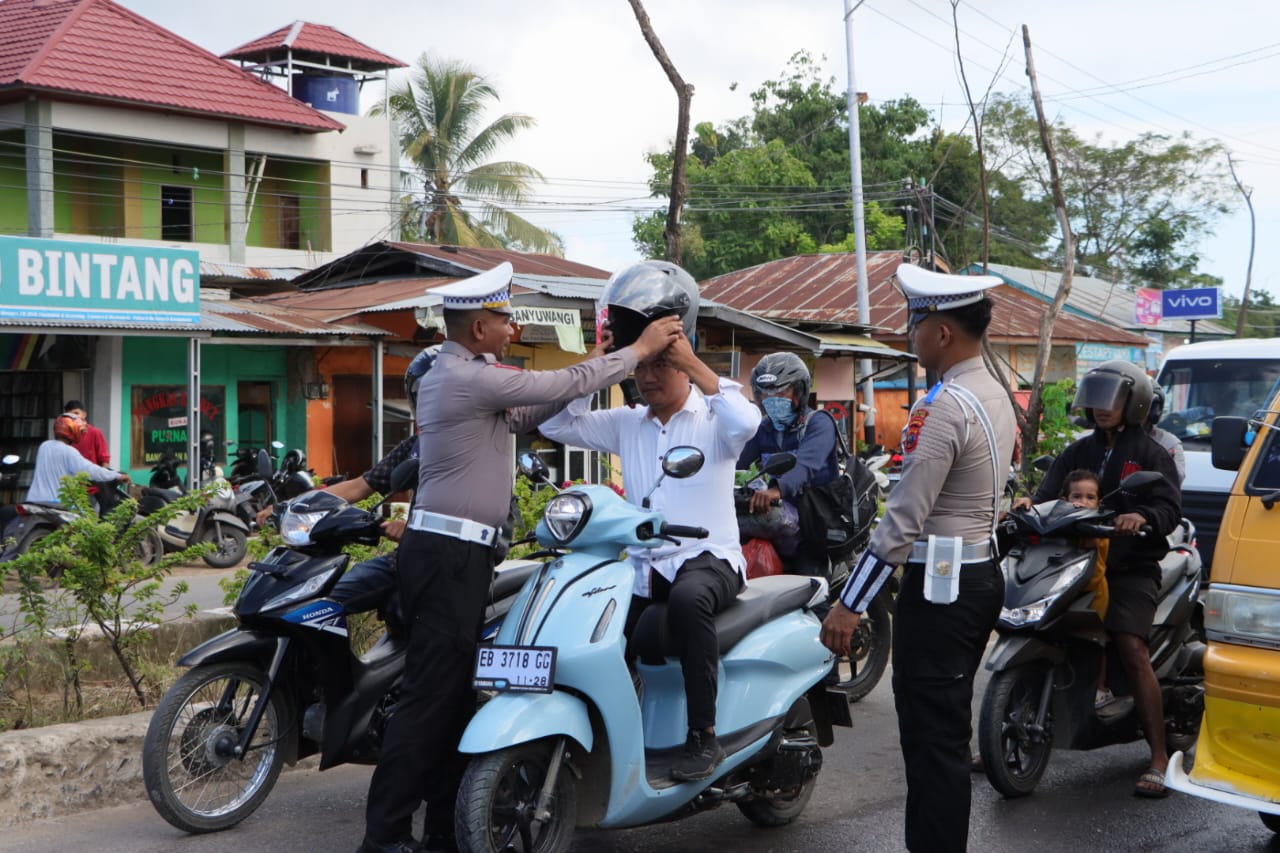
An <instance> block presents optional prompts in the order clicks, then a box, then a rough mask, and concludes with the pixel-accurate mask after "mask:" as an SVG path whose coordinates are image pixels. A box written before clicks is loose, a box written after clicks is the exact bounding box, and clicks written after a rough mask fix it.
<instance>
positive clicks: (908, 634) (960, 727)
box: [893, 562, 1004, 853]
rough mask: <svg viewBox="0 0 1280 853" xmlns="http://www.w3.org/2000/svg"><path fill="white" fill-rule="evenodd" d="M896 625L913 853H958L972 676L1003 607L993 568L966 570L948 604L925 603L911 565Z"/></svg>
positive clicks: (963, 826) (964, 812)
mask: <svg viewBox="0 0 1280 853" xmlns="http://www.w3.org/2000/svg"><path fill="white" fill-rule="evenodd" d="M902 581H903V582H902V590H901V592H899V594H898V602H897V607H896V609H895V611H894V625H893V698H894V704H895V706H896V707H897V710H898V736H899V739H900V741H901V743H902V757H903V759H904V761H905V763H906V770H907V809H906V839H907V849H908V850H910V851H913V853H949V852H950V851H963V850H965V848H966V845H967V843H968V837H969V799H970V787H969V740H970V738H971V737H972V735H973V724H972V714H971V711H970V708H971V703H972V701H973V677H974V674H975V673H976V672H977V671H978V664H979V663H980V662H981V661H982V654H983V652H984V651H985V649H986V645H987V640H988V638H989V637H990V636H991V630H992V629H993V628H994V627H995V624H996V620H997V619H998V618H999V616H1000V607H1001V605H1002V604H1003V603H1004V576H1003V575H1002V574H1001V573H1000V567H999V565H998V564H997V563H994V562H990V563H980V564H975V565H968V566H965V567H964V568H963V569H962V570H961V573H960V594H959V597H958V598H957V599H956V601H955V602H953V603H951V604H930V603H929V602H927V601H925V600H924V594H923V583H924V567H923V566H921V565H916V564H908V565H907V567H906V570H905V572H904V573H903V577H902Z"/></svg>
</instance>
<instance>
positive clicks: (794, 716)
mask: <svg viewBox="0 0 1280 853" xmlns="http://www.w3.org/2000/svg"><path fill="white" fill-rule="evenodd" d="M257 462H258V463H260V468H259V471H258V474H259V479H261V480H269V478H268V477H267V474H268V472H267V471H266V466H267V465H269V460H267V461H265V462H264V461H263V458H262V455H259V458H258V459H257ZM702 462H703V457H702V454H701V452H700V451H698V450H697V449H695V448H688V447H681V448H673V449H672V450H670V451H669V452H668V453H667V455H666V456H665V457H664V460H663V471H664V474H665V476H666V477H670V478H677V479H678V478H681V477H687V476H691V475H692V474H693V473H696V471H698V470H699V469H700V467H701V465H702ZM793 464H794V457H793V456H791V454H777V455H776V457H775V458H774V459H771V460H770V461H769V462H768V463H767V465H766V472H767V473H771V474H776V473H781V472H783V471H784V470H786V468H787V467H789V466H790V465H793ZM521 467H522V471H523V472H524V473H525V474H526V475H528V476H531V477H534V478H538V477H542V478H543V479H545V468H544V467H543V466H542V464H541V462H540V461H539V460H538V459H537V458H536V456H534V455H533V454H525V455H523V456H522V458H521ZM1150 476H1151V475H1149V474H1145V475H1144V474H1138V475H1134V476H1131V477H1130V478H1128V479H1127V480H1126V481H1125V483H1124V484H1123V488H1125V489H1127V490H1132V491H1135V492H1139V493H1140V491H1141V489H1142V488H1143V487H1144V480H1143V478H1144V477H1147V478H1149V477H1150ZM393 482H394V483H395V484H396V486H397V488H400V487H404V486H409V485H411V484H412V483H414V482H416V467H413V463H409V464H407V465H406V466H402V468H401V469H397V471H396V472H395V475H393ZM268 486H269V487H270V488H274V487H273V486H270V483H268ZM546 487H547V488H553V487H552V486H550V484H549V483H548V484H547V485H546ZM656 488H661V484H659V486H657V487H656ZM557 491H558V494H557V495H556V496H554V497H553V498H552V500H551V502H550V503H549V505H548V508H547V511H546V514H545V516H544V518H543V520H542V521H541V522H540V523H539V525H538V527H537V531H536V539H537V542H538V543H539V544H540V545H541V546H542V547H543V548H544V549H545V550H543V551H541V552H538V553H537V554H534V555H531V557H530V560H529V561H526V562H524V563H523V564H520V565H517V566H514V567H512V568H508V569H504V570H502V571H500V572H498V573H496V575H495V579H494V582H493V585H492V588H491V599H490V602H489V606H488V608H487V610H486V614H485V629H484V634H483V638H484V642H483V643H482V645H481V648H480V651H479V653H478V655H477V662H476V670H475V684H476V686H477V688H478V689H479V690H480V697H481V699H480V706H479V708H478V711H477V713H476V715H475V717H474V718H473V719H472V721H471V723H470V724H469V726H468V728H467V730H466V732H465V734H464V736H463V738H462V741H461V744H460V746H459V750H460V751H461V752H462V753H463V755H464V756H465V757H466V758H467V759H468V761H469V765H468V770H467V772H466V774H465V777H464V780H463V783H462V788H461V790H460V793H459V798H458V802H457V808H456V826H455V829H456V832H457V836H458V841H459V845H460V849H463V850H470V851H499V850H508V849H510V850H514V849H523V850H538V851H562V850H565V849H567V847H568V846H569V845H570V844H571V839H572V835H573V831H574V828H575V826H580V825H591V826H598V827H603V828H610V827H618V828H620V827H630V826H639V825H644V824H649V823H655V822H661V821H667V820H672V819H676V818H680V817H684V816H687V815H691V814H695V813H697V812H700V811H703V810H706V809H710V808H715V807H718V806H720V805H724V804H727V803H732V804H734V805H735V806H736V807H737V808H738V809H739V810H740V811H741V812H742V814H743V815H744V816H745V817H746V818H747V819H748V820H750V821H751V822H753V823H755V824H757V825H761V826H781V825H784V824H787V823H789V822H791V821H792V820H794V819H795V818H796V817H798V816H799V815H800V814H801V813H802V812H803V810H804V808H805V805H806V803H807V802H808V800H809V798H810V796H811V794H812V791H813V789H814V787H815V786H816V783H817V777H818V775H819V773H820V772H821V768H822V750H823V748H824V747H829V746H831V745H832V743H833V742H834V738H835V735H834V729H833V727H834V726H849V725H852V708H853V705H852V702H854V701H856V700H857V699H858V698H861V696H864V695H866V693H867V692H869V691H870V689H871V688H872V687H874V685H875V683H876V682H877V681H878V680H879V679H880V677H881V676H882V674H883V672H884V669H885V665H886V664H887V660H888V655H889V642H890V640H889V637H890V633H891V617H890V608H891V606H892V593H891V592H890V591H885V592H884V593H882V597H881V598H880V599H877V603H876V605H875V606H874V607H873V609H872V610H871V611H869V612H868V614H867V617H866V618H864V620H863V622H864V623H865V624H866V625H867V633H866V634H865V635H863V636H862V638H861V640H859V639H857V638H855V645H854V648H853V649H851V652H850V655H849V656H848V657H847V658H844V659H840V660H837V659H836V658H835V657H833V656H832V655H831V653H830V652H828V651H827V650H826V649H825V648H823V646H822V645H821V643H820V642H819V640H818V628H819V621H820V617H821V614H823V613H824V612H825V609H826V608H827V607H828V606H829V605H830V604H831V603H832V602H833V600H834V596H835V594H836V592H837V591H838V590H839V589H840V587H841V585H842V584H843V581H844V577H845V575H846V573H847V566H845V565H843V564H841V563H838V562H837V563H835V564H830V563H829V564H828V565H827V566H826V571H825V573H821V572H820V573H819V574H818V576H809V575H800V574H788V573H787V572H786V565H785V561H784V570H783V572H782V573H780V574H775V575H771V576H766V577H757V578H753V579H752V580H750V581H749V583H748V585H747V588H746V590H745V591H744V592H743V593H742V594H741V595H740V596H739V600H738V602H737V604H735V605H734V606H733V607H731V608H729V609H728V610H726V611H725V612H724V613H722V614H720V615H719V616H717V617H716V625H717V631H718V633H719V636H720V646H721V667H720V672H719V679H720V681H719V683H720V690H719V697H720V698H719V701H718V709H717V718H718V720H719V721H720V726H719V728H720V729H721V732H722V733H721V734H720V740H721V743H722V744H723V745H724V747H725V750H726V752H727V758H726V759H725V761H724V763H723V764H722V765H721V767H720V768H719V770H718V772H717V775H716V777H715V778H712V779H707V780H704V781H698V782H675V781H673V780H671V779H670V778H668V777H667V774H666V772H665V771H666V769H667V767H668V766H669V764H670V759H671V756H672V754H674V753H675V752H676V751H677V750H679V749H681V748H682V747H683V744H684V739H685V729H684V725H685V724H684V720H685V713H684V706H683V703H684V701H685V698H684V689H683V680H682V677H681V671H680V665H679V662H678V659H677V658H673V657H672V656H671V655H672V653H673V650H672V649H670V648H668V647H666V643H667V638H665V637H664V636H663V632H662V631H660V630H659V629H658V625H659V624H660V622H661V619H660V617H661V613H660V612H659V611H660V610H661V605H653V606H651V607H650V608H649V610H647V611H646V614H645V616H644V617H642V618H641V620H640V621H639V624H638V625H637V626H636V628H635V630H634V632H633V634H632V637H631V640H630V642H631V644H632V646H631V647H632V649H633V650H634V651H636V652H637V653H638V660H636V661H635V662H634V663H633V664H631V665H629V664H628V662H627V657H626V655H624V647H625V646H626V644H627V642H628V640H627V637H625V636H624V634H623V627H624V625H626V623H627V610H628V608H629V606H630V602H631V591H632V586H633V583H634V578H633V570H632V568H631V566H630V564H629V563H628V562H626V561H625V559H623V560H620V559H619V554H620V553H622V552H624V551H625V550H626V549H627V548H639V547H645V546H646V545H652V544H653V543H655V542H657V541H661V540H662V539H670V538H678V539H684V538H699V537H702V536H705V535H706V531H705V530H701V529H699V528H692V527H687V526H683V525H679V524H674V523H671V522H669V521H667V520H666V519H664V518H663V517H662V516H661V515H660V514H659V513H657V512H654V511H652V510H650V509H647V508H646V507H644V506H643V505H641V506H637V505H635V504H631V503H628V502H627V501H625V500H623V499H622V498H620V497H619V496H618V495H617V494H616V493H615V492H614V491H613V490H612V489H610V488H608V487H604V486H592V485H585V486H574V487H569V488H566V489H564V490H563V491H560V490H557ZM738 497H739V501H740V502H741V500H742V498H743V496H741V495H739V496H738ZM746 500H749V496H746ZM1111 517H1112V516H1111V513H1110V512H1109V511H1106V510H1092V509H1079V508H1076V507H1073V506H1071V505H1070V504H1066V503H1065V502H1062V501H1054V502H1049V503H1047V504H1041V505H1039V506H1037V507H1034V508H1033V509H1032V510H1031V511H1029V512H1026V513H1014V514H1012V515H1010V516H1009V517H1008V518H1007V519H1006V521H1005V522H1004V533H1005V535H1007V536H1008V537H1010V540H1011V541H1012V542H1013V545H1012V548H1011V550H1010V551H1009V555H1008V559H1007V562H1006V566H1005V571H1006V578H1007V594H1006V605H1005V609H1004V610H1003V612H1002V615H1001V621H1000V626H999V636H998V638H997V641H996V643H995V646H994V649H993V651H992V654H991V658H990V661H989V662H988V668H989V669H991V670H992V671H993V673H994V675H993V677H992V678H991V681H990V686H989V687H988V690H987V693H986V695H985V697H984V699H983V703H982V712H981V715H980V722H979V726H978V739H979V744H980V748H981V752H982V756H983V759H984V761H985V764H986V772H987V774H988V777H989V779H990V781H991V783H992V785H993V786H995V787H996V788H997V789H998V790H1000V791H1001V792H1002V793H1003V794H1005V795H1006V796H1010V797H1015V796H1022V795H1025V794H1029V793H1030V792H1031V791H1032V790H1033V789H1034V787H1035V785H1036V783H1037V782H1038V780H1039V779H1040V777H1041V775H1042V774H1043V772H1044V769H1045V767H1046V766H1047V763H1048V760H1049V756H1050V754H1051V750H1052V749H1054V748H1059V749H1063V748H1069V749H1092V748H1096V747H1099V746H1105V745H1108V744H1113V743H1123V742H1127V741H1131V740H1134V739H1136V738H1138V737H1140V733H1139V730H1138V726H1137V721H1136V719H1135V718H1134V714H1133V713H1132V711H1129V712H1126V713H1122V714H1119V715H1116V716H1114V717H1112V718H1109V719H1108V720H1107V721H1105V722H1104V721H1102V720H1100V719H1099V718H1097V716H1096V715H1095V714H1094V709H1093V702H1092V700H1093V685H1094V678H1095V677H1096V674H1097V671H1098V667H1099V665H1100V662H1101V659H1102V654H1103V652H1102V651H1101V650H1102V649H1104V648H1105V634H1104V632H1103V630H1102V625H1101V621H1100V620H1099V618H1098V616H1097V614H1096V613H1094V612H1093V611H1092V610H1091V609H1090V608H1089V607H1088V603H1089V594H1088V593H1086V592H1085V589H1084V588H1085V586H1086V585H1087V583H1088V580H1089V577H1090V576H1091V573H1092V571H1093V564H1094V552H1093V550H1092V548H1089V547H1085V546H1083V545H1081V544H1079V543H1080V541H1081V540H1082V539H1089V538H1092V539H1097V538H1101V537H1106V536H1108V535H1109V534H1110V532H1111V529H1110V526H1109V522H1110V520H1111ZM278 519H279V527H280V530H281V533H282V537H283V539H284V541H285V544H284V545H281V546H279V547H277V548H275V549H274V550H273V551H272V552H271V553H270V554H268V555H267V556H266V557H265V558H264V559H262V560H261V561H258V562H254V563H251V564H250V566H249V568H250V571H251V576H250V579H249V581H248V582H247V583H246V585H245V587H244V589H243V591H242V592H241V594H240V597H239V600H238V601H237V602H236V605H235V607H234V612H235V614H236V616H237V618H238V620H239V622H240V624H239V625H238V626H237V627H236V628H234V629H232V630H230V631H228V632H226V633H225V634H223V635H221V636H219V637H216V638H214V639H212V640H209V641H207V642H206V643H204V644H202V645H200V646H198V647H197V648H195V649H193V650H191V651H190V652H188V653H187V655H186V656H184V657H183V658H182V660H181V661H180V662H179V663H180V664H181V665H182V666H186V667H190V670H189V672H187V674H186V675H184V676H183V677H182V678H181V679H180V680H179V681H178V682H177V683H176V684H175V685H174V686H173V687H172V688H171V689H170V690H169V692H168V693H166V695H165V697H164V698H163V699H162V700H161V703H160V706H159V707H158V709H157V711H156V713H155V715H154V716H153V718H152V721H151V725H150V728H149V730H148V734H147V738H146V743H145V747H144V754H143V768H144V775H145V779H146V784H147V791H148V794H149V796H150V798H151V800H152V803H153V804H154V806H155V808H156V809H157V811H158V812H159V813H160V814H161V816H162V817H164V819H165V820H167V821H168V822H169V823H171V824H173V825H174V826H176V827H178V828H180V829H183V830H185V831H187V832H193V833H200V832H209V831H216V830H220V829H225V828H227V827H229V826H232V825H234V824H236V823H238V822H239V821H241V820H243V819H244V818H246V817H247V816H249V815H250V814H252V813H253V812H254V811H255V810H256V809H257V808H258V807H259V806H260V805H261V804H262V802H263V801H264V800H265V799H266V798H267V797H268V796H269V794H270V792H271V790H272V787H273V786H274V784H275V781H276V779H277V777H278V774H279V772H280V769H281V767H282V765H283V764H284V763H285V762H290V763H292V762H294V761H296V760H298V759H300V758H303V757H306V756H308V755H312V754H318V755H319V756H320V765H319V766H320V769H321V770H324V769H327V768H329V767H333V766H336V765H338V764H343V763H362V764H373V763H376V761H377V757H378V752H379V748H380V744H381V739H382V736H383V733H384V731H385V725H386V721H387V719H388V717H389V715H390V714H391V713H393V712H394V708H395V705H396V702H397V700H398V696H399V684H400V679H401V675H402V671H403V667H404V656H405V650H406V640H405V637H404V636H403V633H402V631H400V630H399V629H398V628H397V626H396V620H394V619H388V620H387V622H388V625H389V627H388V630H387V632H386V633H385V634H384V635H383V636H382V637H381V638H380V639H379V640H378V641H377V643H376V644H375V645H374V646H373V647H372V648H371V649H370V650H369V651H368V652H367V653H365V654H363V655H356V654H354V653H353V652H352V650H351V648H350V644H349V640H348V628H347V619H348V617H349V616H350V615H351V614H352V613H353V612H356V611H357V610H359V609H367V608H368V607H370V606H372V605H370V603H369V601H367V600H365V601H362V602H361V604H360V606H359V607H356V606H355V603H354V602H353V601H350V600H347V601H344V600H343V598H342V596H340V595H337V594H336V590H335V587H337V585H338V583H339V580H340V579H341V578H342V576H343V574H344V572H345V571H346V570H347V568H348V562H349V557H348V556H347V555H346V554H345V553H343V548H344V547H345V546H346V545H349V544H364V545H371V544H375V543H376V542H377V541H378V539H379V537H380V536H381V535H382V533H381V527H380V525H381V521H382V519H381V516H380V515H379V514H378V513H377V512H373V511H366V510H361V509H357V508H355V507H352V506H350V505H348V504H346V503H345V502H344V501H342V500H341V499H339V498H337V497H335V496H334V495H331V494H328V493H327V492H324V491H313V492H309V493H305V494H303V495H302V496H301V497H298V498H296V499H294V500H292V501H291V502H289V503H288V504H286V505H284V508H283V509H282V510H281V511H280V512H279V513H278ZM1194 535H1195V534H1194V530H1193V529H1191V527H1190V525H1189V524H1187V523H1184V525H1183V527H1182V528H1180V529H1179V531H1178V532H1177V533H1176V534H1175V536H1174V537H1173V541H1172V544H1173V548H1172V550H1171V551H1170V554H1169V556H1168V557H1167V558H1166V560H1165V562H1164V564H1163V566H1162V568H1163V578H1162V582H1161V586H1160V604H1159V608H1158V611H1157V617H1156V626H1155V632H1154V634H1153V640H1152V644H1151V648H1152V656H1153V665H1154V668H1155V670H1156V673H1157V675H1158V677H1159V679H1160V683H1161V689H1162V693H1163V695H1164V698H1165V704H1166V717H1167V721H1168V726H1169V735H1170V743H1171V744H1174V745H1175V746H1181V745H1184V744H1188V743H1190V742H1192V741H1194V738H1195V735H1196V730H1197V726H1198V721H1199V713H1200V708H1201V707H1202V699H1201V697H1202V678H1203V676H1202V670H1201V667H1200V661H1201V659H1202V657H1203V652H1204V647H1203V644H1202V643H1201V640H1200V637H1201V634H1200V627H1199V625H1200V623H1199V621H1198V620H1199V609H1200V605H1199V600H1198V592H1199V588H1200V561H1199V556H1198V554H1197V553H1196V550H1195V544H1194ZM362 598H364V597H363V596H362ZM373 598H375V599H378V598H379V596H377V595H375V596H373ZM393 599H394V588H393V586H388V587H387V589H386V596H385V597H382V598H381V600H380V603H379V604H378V608H379V610H380V611H386V612H394V611H395V603H394V601H393ZM859 643H861V644H862V645H859ZM833 668H834V672H835V676H834V677H833V676H832V672H833ZM1109 669H1110V672H1111V673H1112V677H1111V682H1112V683H1111V686H1112V689H1113V690H1114V691H1115V693H1116V694H1117V695H1118V696H1121V697H1124V696H1125V695H1126V694H1127V685H1125V684H1124V680H1123V675H1122V673H1123V670H1122V668H1121V667H1120V666H1118V665H1117V664H1115V663H1114V662H1112V665H1111V666H1110V668H1109Z"/></svg>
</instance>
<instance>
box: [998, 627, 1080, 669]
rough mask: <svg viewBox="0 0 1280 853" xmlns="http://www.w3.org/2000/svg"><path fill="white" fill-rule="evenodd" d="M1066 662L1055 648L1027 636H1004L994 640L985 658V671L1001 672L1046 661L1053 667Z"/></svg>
mask: <svg viewBox="0 0 1280 853" xmlns="http://www.w3.org/2000/svg"><path fill="white" fill-rule="evenodd" d="M1064 660H1066V653H1065V652H1064V651H1063V650H1062V649H1060V648H1058V647H1057V646H1053V645H1050V644H1049V643H1046V642H1045V641H1044V640H1041V639H1039V638H1038V637H1035V636H1034V635H1029V634H1004V635H1002V636H1001V637H1000V639H998V640H996V644H995V646H993V647H992V649H991V656H990V657H988V658H987V670H988V671H990V672H1003V671H1005V670H1006V669H1011V668H1013V667H1015V666H1020V665H1022V664H1024V663H1031V662H1033V661H1048V662H1049V663H1051V664H1054V665H1055V666H1056V665H1057V664H1060V663H1062V662H1063V661H1064Z"/></svg>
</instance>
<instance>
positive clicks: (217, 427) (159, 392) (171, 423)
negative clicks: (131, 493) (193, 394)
mask: <svg viewBox="0 0 1280 853" xmlns="http://www.w3.org/2000/svg"><path fill="white" fill-rule="evenodd" d="M226 408H227V407H226V388H225V386H222V385H203V386H201V388H200V425H199V427H200V430H201V432H210V433H213V440H214V443H215V446H216V447H222V446H223V440H224V439H225V437H226V434H227V430H226ZM188 409H189V407H188V405H187V389H186V386H183V385H134V386H133V395H132V406H131V408H130V424H131V429H132V441H131V442H130V446H131V447H132V451H133V452H132V458H131V459H130V467H133V468H144V467H147V466H150V465H154V464H155V463H156V462H158V461H159V460H160V458H161V456H163V455H164V453H165V452H166V451H168V452H169V453H172V454H173V458H175V459H177V460H178V461H179V462H182V463H185V462H186V461H187V446H188V444H189V442H190V437H189V434H188V431H187V422H188V419H189V415H190V413H189V411H188Z"/></svg>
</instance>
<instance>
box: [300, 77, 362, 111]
mask: <svg viewBox="0 0 1280 853" xmlns="http://www.w3.org/2000/svg"><path fill="white" fill-rule="evenodd" d="M293 97H294V98H296V99H297V100H299V101H305V102H306V103H308V104H310V105H311V106H313V107H315V108H316V109H318V110H324V111H325V112H331V113H346V114H347V115H353V116H354V115H359V114H360V87H359V86H357V85H356V81H355V80H353V79H352V78H350V77H326V76H320V75H316V74H299V75H297V76H295V77H294V78H293Z"/></svg>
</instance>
